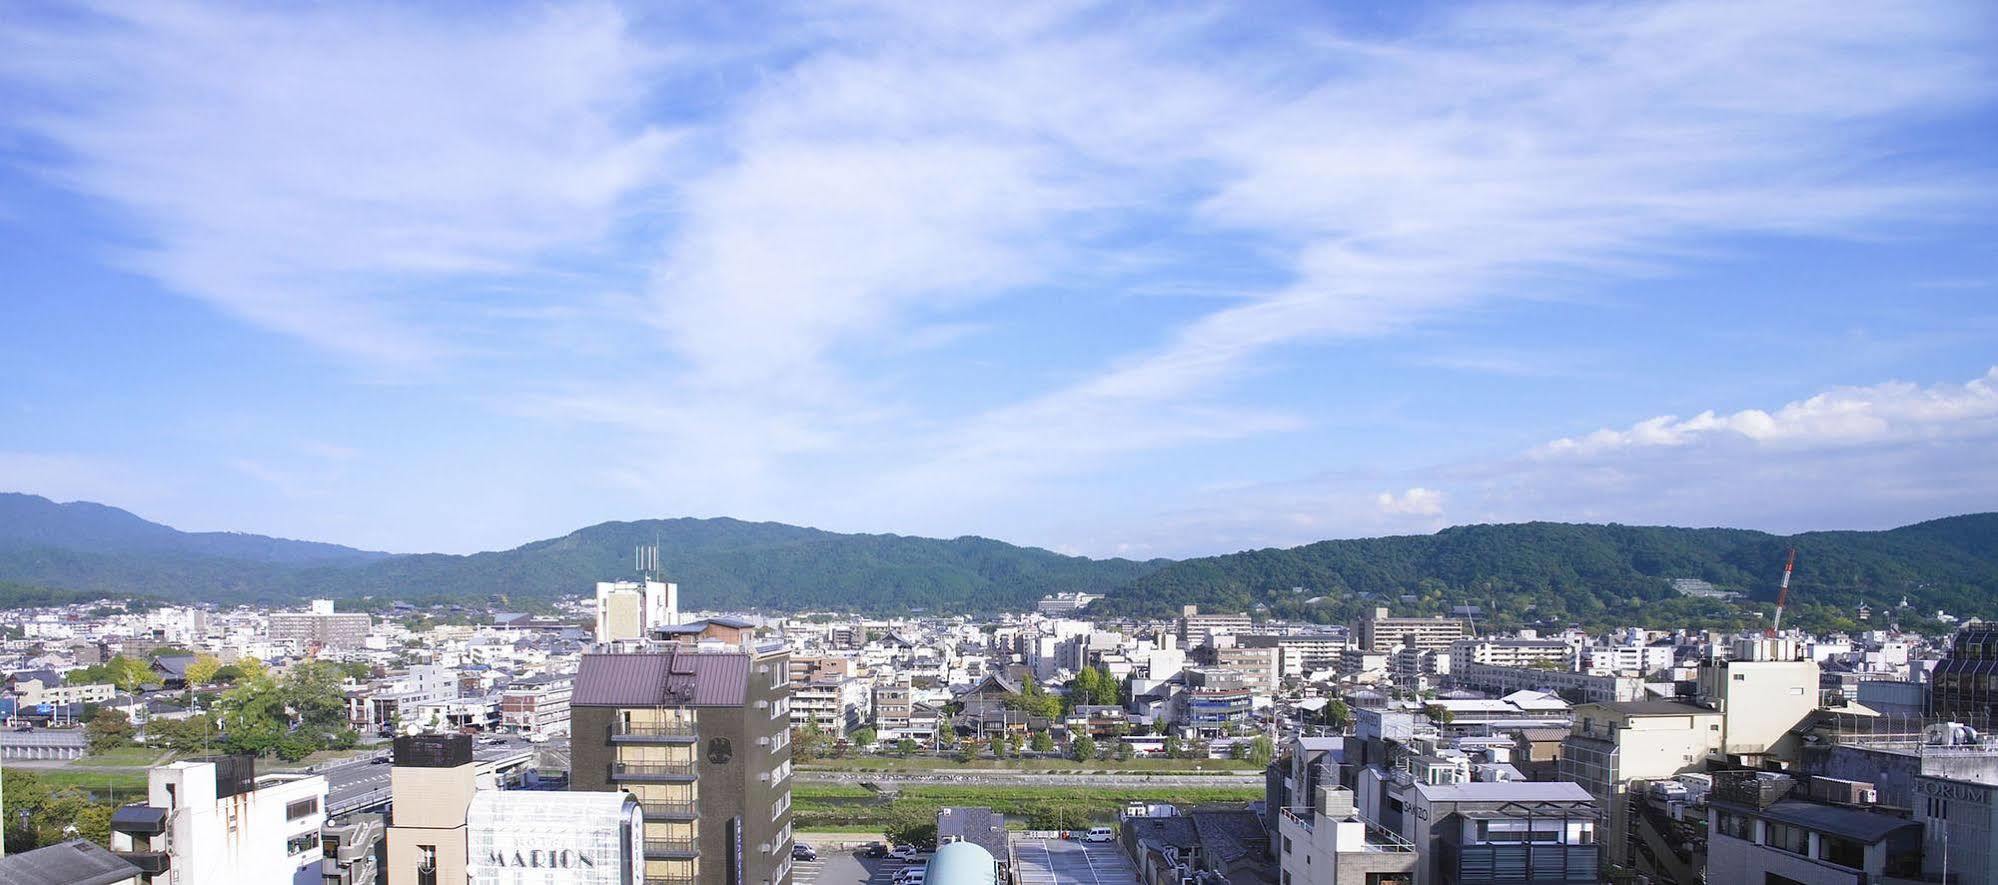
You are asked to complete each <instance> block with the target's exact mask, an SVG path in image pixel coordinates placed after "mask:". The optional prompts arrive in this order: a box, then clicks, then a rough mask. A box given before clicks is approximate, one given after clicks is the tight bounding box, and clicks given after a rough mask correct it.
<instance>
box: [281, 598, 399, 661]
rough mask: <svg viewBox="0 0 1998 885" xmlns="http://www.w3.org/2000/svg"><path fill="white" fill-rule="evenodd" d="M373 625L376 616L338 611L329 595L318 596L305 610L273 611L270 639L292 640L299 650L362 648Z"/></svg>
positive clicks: (293, 645)
mask: <svg viewBox="0 0 1998 885" xmlns="http://www.w3.org/2000/svg"><path fill="white" fill-rule="evenodd" d="M374 629H375V622H374V619H373V618H371V617H369V616H368V615H367V613H365V612H345V613H342V612H336V611H334V610H333V600H330V599H315V600H313V601H312V607H311V608H310V609H308V610H306V611H302V612H272V613H271V615H270V632H271V641H272V642H283V643H289V644H290V645H291V647H292V648H294V649H297V650H299V651H304V650H305V649H307V648H313V647H317V648H324V649H350V648H360V647H361V646H362V645H364V644H366V643H367V641H368V634H369V633H370V632H372V631H373V630H374Z"/></svg>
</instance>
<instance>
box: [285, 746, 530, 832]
mask: <svg viewBox="0 0 1998 885" xmlns="http://www.w3.org/2000/svg"><path fill="white" fill-rule="evenodd" d="M480 740H482V741H483V740H498V741H500V742H499V743H496V744H484V743H481V744H475V745H474V746H473V749H472V758H473V760H475V761H477V762H479V763H485V764H491V763H495V762H498V761H500V760H505V759H508V758H509V757H513V756H519V755H521V754H525V753H529V752H533V753H534V754H535V760H534V761H531V762H530V763H529V764H530V765H533V766H535V767H537V768H538V767H542V765H543V760H544V759H545V758H546V757H547V755H548V753H549V748H555V749H554V751H553V752H555V753H557V754H559V758H560V759H561V760H562V761H563V762H564V763H566V762H567V761H568V753H569V742H568V739H567V738H561V739H558V740H551V741H548V742H547V743H543V744H533V743H529V742H528V741H526V740H524V739H521V738H518V737H513V736H511V735H496V736H494V737H492V738H481V739H480ZM388 752H389V751H388V748H386V747H384V748H382V750H381V753H380V755H384V756H385V755H387V753H388ZM373 758H376V757H372V756H362V757H360V758H359V759H357V760H355V761H352V762H342V763H338V764H335V765H329V766H325V767H322V768H320V769H318V773H319V774H322V775H325V777H326V807H327V809H328V810H329V811H331V812H333V813H334V814H347V813H349V812H354V811H361V810H365V809H368V808H372V807H374V806H377V805H380V804H383V803H385V802H387V801H388V799H389V773H390V771H391V770H393V769H394V766H393V765H389V764H387V763H380V764H377V763H375V762H373V761H372V760H373ZM563 767H564V770H567V766H566V764H565V765H564V766H563Z"/></svg>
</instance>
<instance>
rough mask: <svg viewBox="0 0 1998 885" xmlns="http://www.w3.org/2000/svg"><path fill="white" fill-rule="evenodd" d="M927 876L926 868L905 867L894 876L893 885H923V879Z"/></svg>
mask: <svg viewBox="0 0 1998 885" xmlns="http://www.w3.org/2000/svg"><path fill="white" fill-rule="evenodd" d="M928 874H929V869H928V868H926V867H907V868H904V869H903V870H902V871H901V872H899V873H896V874H895V885H923V877H924V876H926V875H928Z"/></svg>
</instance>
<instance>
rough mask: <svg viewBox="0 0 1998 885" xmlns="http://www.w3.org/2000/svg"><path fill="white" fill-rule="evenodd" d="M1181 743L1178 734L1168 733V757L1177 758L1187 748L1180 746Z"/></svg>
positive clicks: (1166, 740)
mask: <svg viewBox="0 0 1998 885" xmlns="http://www.w3.org/2000/svg"><path fill="white" fill-rule="evenodd" d="M1180 743H1181V742H1180V739H1179V736H1178V735H1170V734H1169V735H1166V739H1165V754H1166V756H1167V757H1168V758H1172V759H1177V758H1179V756H1180V754H1181V753H1182V752H1184V751H1185V749H1186V748H1185V747H1182V746H1180Z"/></svg>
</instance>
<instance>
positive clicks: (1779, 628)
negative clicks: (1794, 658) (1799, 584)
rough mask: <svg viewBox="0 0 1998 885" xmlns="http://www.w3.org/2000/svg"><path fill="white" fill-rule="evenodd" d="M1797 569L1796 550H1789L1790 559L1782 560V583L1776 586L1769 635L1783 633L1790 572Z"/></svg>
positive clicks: (1788, 596) (1793, 548) (1788, 595)
mask: <svg viewBox="0 0 1998 885" xmlns="http://www.w3.org/2000/svg"><path fill="white" fill-rule="evenodd" d="M1796 568H1797V548H1795V547H1792V548H1790V558H1788V559H1785V560H1783V583H1781V584H1778V585H1776V620H1775V621H1773V622H1771V623H1770V625H1769V635H1770V636H1776V635H1778V634H1780V633H1782V632H1783V603H1784V602H1786V601H1788V600H1789V598H1790V572H1792V571H1794V570H1795V569H1796Z"/></svg>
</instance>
